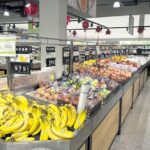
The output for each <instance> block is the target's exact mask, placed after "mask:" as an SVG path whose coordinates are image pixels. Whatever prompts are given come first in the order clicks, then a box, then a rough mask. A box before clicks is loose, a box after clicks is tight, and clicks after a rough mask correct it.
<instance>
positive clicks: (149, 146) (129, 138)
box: [110, 78, 150, 150]
mask: <svg viewBox="0 0 150 150" xmlns="http://www.w3.org/2000/svg"><path fill="white" fill-rule="evenodd" d="M110 150H150V78H148V79H147V81H146V83H145V85H144V88H143V89H142V90H141V92H140V95H139V96H138V97H137V99H136V101H135V103H134V106H133V109H132V110H131V111H130V112H129V114H128V116H127V118H126V120H125V122H124V124H123V126H122V131H121V135H119V136H117V137H116V139H115V140H114V142H113V144H112V146H111V148H110Z"/></svg>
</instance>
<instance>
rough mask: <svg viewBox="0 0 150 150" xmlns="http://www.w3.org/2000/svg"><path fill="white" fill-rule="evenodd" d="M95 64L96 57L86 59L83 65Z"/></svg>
mask: <svg viewBox="0 0 150 150" xmlns="http://www.w3.org/2000/svg"><path fill="white" fill-rule="evenodd" d="M94 64H96V59H90V60H87V61H84V63H83V66H92V65H94Z"/></svg>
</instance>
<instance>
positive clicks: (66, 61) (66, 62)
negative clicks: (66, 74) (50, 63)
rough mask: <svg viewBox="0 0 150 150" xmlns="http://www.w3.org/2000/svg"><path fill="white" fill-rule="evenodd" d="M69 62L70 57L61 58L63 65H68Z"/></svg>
mask: <svg viewBox="0 0 150 150" xmlns="http://www.w3.org/2000/svg"><path fill="white" fill-rule="evenodd" d="M69 62H70V58H69V57H64V58H63V65H68V64H69Z"/></svg>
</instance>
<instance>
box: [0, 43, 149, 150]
mask: <svg viewBox="0 0 150 150" xmlns="http://www.w3.org/2000/svg"><path fill="white" fill-rule="evenodd" d="M70 48H71V52H70V54H71V55H70V63H69V70H70V73H72V72H73V41H71V45H70ZM149 63H150V62H147V63H146V64H144V65H143V66H142V67H141V68H140V69H139V70H138V71H137V72H135V73H134V74H133V76H132V77H131V78H130V79H128V80H127V81H125V82H123V83H122V84H120V85H119V86H118V87H117V88H116V89H115V90H113V92H112V93H111V94H110V96H108V97H107V98H106V100H105V101H104V104H103V105H102V106H101V108H100V109H98V110H97V111H96V112H95V114H93V115H92V116H91V117H89V118H88V119H87V120H86V121H85V124H84V126H83V127H82V128H80V129H79V130H78V131H77V133H76V135H75V137H74V138H72V139H70V140H61V141H52V140H49V141H33V142H30V143H29V142H23V143H12V142H5V141H3V140H1V141H0V150H108V149H109V147H110V146H111V144H112V142H113V140H114V138H115V137H116V135H117V134H121V126H122V124H123V122H124V121H125V118H126V116H127V114H128V112H129V110H130V109H131V108H133V104H134V103H133V102H134V101H135V99H136V97H137V95H138V93H139V92H140V90H141V88H142V87H143V85H144V81H146V78H147V67H148V66H149ZM34 86H35V85H34ZM34 86H33V87H30V88H27V87H26V88H24V89H17V90H16V91H15V92H17V93H19V92H20V93H25V92H26V91H27V90H28V91H29V90H30V89H34Z"/></svg>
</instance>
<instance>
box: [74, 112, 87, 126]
mask: <svg viewBox="0 0 150 150" xmlns="http://www.w3.org/2000/svg"><path fill="white" fill-rule="evenodd" d="M85 119H86V111H85V110H84V111H82V112H80V113H79V114H78V117H77V120H76V122H75V124H74V129H78V128H80V127H81V126H82V125H83V123H84V121H85Z"/></svg>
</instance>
